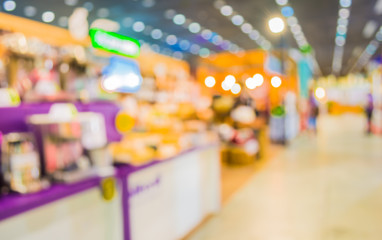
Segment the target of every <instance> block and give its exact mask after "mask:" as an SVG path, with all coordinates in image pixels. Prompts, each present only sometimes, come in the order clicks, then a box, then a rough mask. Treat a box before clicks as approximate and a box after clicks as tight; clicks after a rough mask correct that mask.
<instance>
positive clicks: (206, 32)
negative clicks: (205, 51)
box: [202, 29, 212, 40]
mask: <svg viewBox="0 0 382 240" xmlns="http://www.w3.org/2000/svg"><path fill="white" fill-rule="evenodd" d="M202 37H203V38H204V39H206V40H209V39H210V38H211V37H212V32H211V31H210V30H208V29H204V30H203V31H202Z"/></svg>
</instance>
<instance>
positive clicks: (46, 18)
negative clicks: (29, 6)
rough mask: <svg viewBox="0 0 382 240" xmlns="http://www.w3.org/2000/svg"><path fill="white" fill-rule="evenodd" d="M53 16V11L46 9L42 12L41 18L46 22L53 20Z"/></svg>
mask: <svg viewBox="0 0 382 240" xmlns="http://www.w3.org/2000/svg"><path fill="white" fill-rule="evenodd" d="M54 18H55V15H54V12H51V11H46V12H44V13H43V14H42V20H43V21H44V22H46V23H50V22H53V20H54Z"/></svg>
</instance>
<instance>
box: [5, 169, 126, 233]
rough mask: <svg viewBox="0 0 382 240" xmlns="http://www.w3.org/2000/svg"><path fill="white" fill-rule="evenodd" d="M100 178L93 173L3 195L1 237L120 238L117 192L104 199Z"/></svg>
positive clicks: (119, 202)
mask: <svg viewBox="0 0 382 240" xmlns="http://www.w3.org/2000/svg"><path fill="white" fill-rule="evenodd" d="M100 182H101V178H99V177H94V178H91V179H87V180H84V181H81V182H78V183H75V184H59V185H54V186H52V187H50V188H49V189H46V190H43V191H41V192H38V193H33V194H28V195H8V196H4V197H3V198H1V199H0V235H1V238H2V239H26V238H27V239H31V240H33V239H123V227H122V226H123V224H122V206H121V195H120V194H117V195H116V197H114V199H112V200H110V201H106V200H104V198H103V196H102V194H101V188H100ZM118 191H119V189H118V187H117V192H118ZM89 228H91V230H89Z"/></svg>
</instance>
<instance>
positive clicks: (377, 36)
mask: <svg viewBox="0 0 382 240" xmlns="http://www.w3.org/2000/svg"><path fill="white" fill-rule="evenodd" d="M375 38H376V39H377V40H378V41H380V42H382V32H377V34H376V35H375Z"/></svg>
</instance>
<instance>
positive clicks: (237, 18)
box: [231, 15, 244, 26]
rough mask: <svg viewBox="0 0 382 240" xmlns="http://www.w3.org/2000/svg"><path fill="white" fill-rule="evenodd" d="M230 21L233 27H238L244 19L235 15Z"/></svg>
mask: <svg viewBox="0 0 382 240" xmlns="http://www.w3.org/2000/svg"><path fill="white" fill-rule="evenodd" d="M231 21H232V23H233V24H234V25H236V26H240V25H241V24H243V23H244V18H243V17H242V16H241V15H235V16H233V17H232V18H231Z"/></svg>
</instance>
